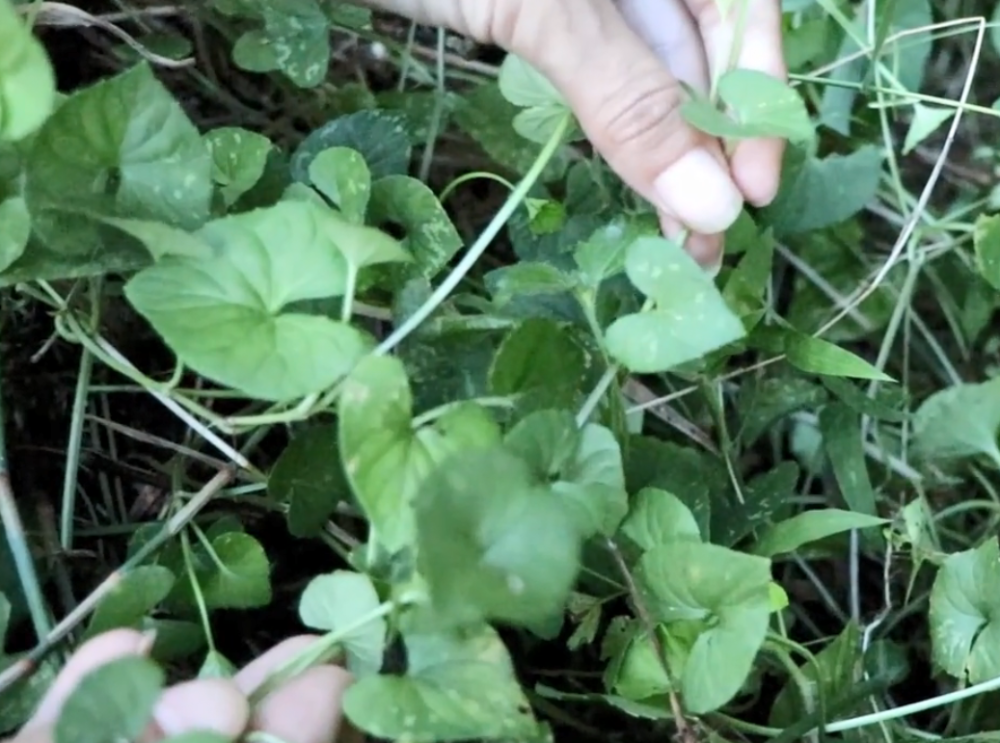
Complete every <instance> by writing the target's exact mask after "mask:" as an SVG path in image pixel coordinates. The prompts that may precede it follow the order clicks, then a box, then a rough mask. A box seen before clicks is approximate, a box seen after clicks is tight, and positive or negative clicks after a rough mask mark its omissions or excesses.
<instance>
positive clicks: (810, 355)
mask: <svg viewBox="0 0 1000 743" xmlns="http://www.w3.org/2000/svg"><path fill="white" fill-rule="evenodd" d="M782 335H783V336H784V349H785V355H786V356H787V357H788V363H790V364H791V365H792V366H794V367H795V368H797V369H799V370H800V371H804V372H810V373H812V374H825V375H828V376H832V377H851V378H854V379H876V380H879V381H881V382H894V381H895V380H894V379H893V378H892V377H890V376H889V375H887V374H885V373H884V372H881V371H879V370H878V369H876V368H875V367H874V366H872V365H871V364H869V363H868V362H867V361H865V360H864V359H862V358H861V357H859V356H857V355H855V354H853V353H851V352H850V351H848V350H846V349H843V348H840V347H839V346H837V345H835V344H833V343H830V342H829V341H825V340H823V339H822V338H817V337H815V336H812V335H807V334H805V333H799V332H797V331H794V330H791V329H786V330H784V331H782Z"/></svg>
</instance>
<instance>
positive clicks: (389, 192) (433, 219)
mask: <svg viewBox="0 0 1000 743" xmlns="http://www.w3.org/2000/svg"><path fill="white" fill-rule="evenodd" d="M369 220H370V222H371V223H372V224H377V225H378V224H385V223H391V224H396V225H399V226H401V227H402V228H403V230H404V231H405V232H406V237H405V238H404V240H403V246H404V247H405V248H406V250H407V251H408V252H409V254H410V255H412V256H413V265H412V266H410V267H409V268H408V270H407V278H413V277H415V276H422V277H424V278H427V279H430V278H433V277H434V276H436V275H437V274H438V273H439V272H440V271H441V269H443V268H444V267H445V266H447V265H448V262H449V261H450V260H451V259H452V258H454V257H455V255H456V254H457V253H458V251H459V250H461V249H462V245H463V242H462V237H461V236H460V235H459V234H458V230H456V229H455V225H453V224H452V222H451V217H449V216H448V213H447V212H446V211H445V210H444V207H443V206H442V205H441V202H440V201H439V200H438V197H437V196H436V195H435V194H434V192H433V191H432V190H431V189H430V188H428V187H427V186H426V185H424V184H423V183H421V182H420V181H418V180H417V179H416V178H410V177H409V176H404V175H391V176H386V177H385V178H382V179H380V180H378V181H376V182H375V184H374V185H373V186H372V194H371V206H370V214H369Z"/></svg>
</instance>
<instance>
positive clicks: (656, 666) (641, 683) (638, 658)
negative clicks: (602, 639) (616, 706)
mask: <svg viewBox="0 0 1000 743" xmlns="http://www.w3.org/2000/svg"><path fill="white" fill-rule="evenodd" d="M656 632H657V634H658V635H659V637H658V639H659V647H664V648H665V642H666V638H665V637H664V635H665V634H666V633H664V632H663V630H662V628H659V627H658V628H657V629H656ZM624 633H625V637H624V638H623V639H622V640H620V642H621V647H620V648H619V649H618V652H617V653H616V654H615V655H614V656H613V657H612V658H611V661H610V663H609V664H608V667H607V670H606V671H605V674H604V683H605V686H606V687H607V688H608V690H609V691H613V692H615V693H616V694H620V695H621V696H623V697H625V698H627V699H633V700H647V699H650V697H656V696H660V695H663V694H666V693H668V692H670V691H672V690H673V687H672V685H671V683H670V678H669V677H668V676H667V673H666V671H665V670H664V668H663V660H662V659H661V658H660V653H659V650H658V648H657V643H654V642H653V640H652V638H651V637H650V633H649V632H647V631H646V629H645V627H643V626H642V625H641V624H640V623H638V622H635V621H632V622H629V624H628V626H627V628H626V629H625V630H624ZM605 654H607V649H605Z"/></svg>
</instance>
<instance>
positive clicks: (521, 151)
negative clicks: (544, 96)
mask: <svg viewBox="0 0 1000 743" xmlns="http://www.w3.org/2000/svg"><path fill="white" fill-rule="evenodd" d="M517 114H518V108H517V106H515V105H513V104H512V103H510V102H509V101H508V100H507V99H506V98H504V97H503V94H502V93H501V92H500V88H499V86H498V85H497V84H496V83H495V82H489V83H483V84H481V85H478V86H476V87H475V88H474V89H473V90H472V91H471V92H470V93H468V94H466V95H465V96H464V97H463V98H462V99H461V100H460V101H459V102H458V104H457V106H456V108H455V123H457V124H458V125H459V126H460V127H461V128H462V131H463V132H465V134H466V135H468V136H469V137H470V138H471V139H472V140H473V141H474V142H476V143H477V144H478V145H479V146H480V147H481V148H482V149H483V150H484V151H485V153H486V154H487V155H488V156H489V157H490V159H491V160H492V161H493V162H495V163H502V164H503V165H504V167H505V168H506V169H509V170H511V171H512V172H514V173H516V174H519V175H523V174H524V173H527V172H528V170H530V169H531V166H532V165H533V164H534V162H535V159H536V158H537V157H538V154H539V152H540V150H541V145H540V144H538V143H536V142H529V141H528V140H526V139H524V138H523V137H521V136H520V135H519V134H518V133H517V132H516V131H515V130H514V126H513V123H512V122H513V121H514V118H515V117H516V116H517ZM567 163H568V155H567V153H566V152H559V153H556V155H555V156H553V158H552V160H550V161H549V163H548V165H547V166H546V168H545V171H544V172H543V173H542V178H541V180H542V181H543V182H546V183H547V182H550V181H554V180H557V179H559V178H562V176H563V175H564V174H565V172H566V166H567Z"/></svg>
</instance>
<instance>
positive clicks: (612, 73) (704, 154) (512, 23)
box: [491, 0, 743, 235]
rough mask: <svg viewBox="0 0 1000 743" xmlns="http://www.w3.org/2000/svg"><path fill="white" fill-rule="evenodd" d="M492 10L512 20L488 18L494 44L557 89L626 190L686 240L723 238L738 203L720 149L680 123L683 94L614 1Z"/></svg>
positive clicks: (519, 3) (522, 2)
mask: <svg viewBox="0 0 1000 743" xmlns="http://www.w3.org/2000/svg"><path fill="white" fill-rule="evenodd" d="M496 6H497V8H505V10H499V9H498V10H497V11H496V12H497V13H506V14H507V15H508V16H509V18H507V19H502V18H501V19H495V20H494V22H493V24H492V26H491V27H492V28H493V29H494V31H495V32H496V33H498V34H502V35H500V36H498V37H497V40H498V41H499V42H500V43H501V44H503V45H504V46H506V47H507V48H509V49H510V50H511V51H513V52H514V53H515V54H518V55H519V56H521V57H523V58H524V59H526V60H527V61H528V62H530V63H531V64H533V65H534V66H535V67H537V68H538V69H539V70H540V71H541V72H542V73H544V74H545V75H546V76H547V77H548V78H549V79H550V80H551V81H552V82H553V84H554V85H556V87H557V88H559V90H560V91H561V92H562V94H563V95H564V96H565V97H566V99H567V101H568V102H569V104H570V105H571V107H572V108H573V110H574V111H575V112H576V115H577V118H578V119H579V121H580V124H581V126H582V127H583V129H584V130H585V131H586V133H587V135H588V137H589V139H590V141H591V142H592V143H593V144H594V145H595V147H596V148H597V149H598V150H599V151H600V152H601V154H602V155H603V156H604V157H605V159H606V160H607V161H608V163H609V164H610V165H611V166H612V167H613V168H614V169H615V170H616V171H617V172H618V174H619V175H620V176H621V177H622V179H623V180H625V182H626V183H628V184H629V186H631V187H632V188H633V189H635V190H636V191H637V192H638V193H640V194H642V196H643V197H645V198H646V199H648V200H649V201H650V202H651V203H652V204H654V205H655V206H656V207H657V208H658V210H659V211H660V212H662V213H663V214H664V215H666V216H667V217H669V218H671V219H674V220H676V221H677V222H679V223H681V224H682V225H684V226H685V227H687V228H688V229H690V230H691V231H693V232H699V233H703V234H709V235H712V234H716V233H720V232H723V231H725V230H726V229H727V228H728V227H729V226H730V225H731V224H732V223H733V221H735V219H736V217H737V216H738V215H739V213H740V210H741V208H742V205H743V197H742V194H741V193H740V192H739V190H738V189H737V187H736V185H735V184H734V182H733V181H732V179H731V178H730V176H729V173H728V169H727V167H726V163H725V160H724V158H723V157H722V153H721V151H720V149H719V145H718V143H717V142H715V141H714V140H712V139H710V138H709V137H706V136H704V135H702V134H701V133H699V132H696V131H695V130H694V129H692V128H691V127H690V126H688V125H687V124H686V123H685V122H684V120H683V118H682V117H681V115H680V110H679V109H680V106H681V104H682V103H683V100H684V93H683V90H682V88H681V86H680V85H679V84H678V82H677V80H676V79H675V78H674V77H673V76H672V75H671V74H670V72H669V71H668V70H667V68H666V67H665V65H664V64H663V63H662V61H661V60H660V59H659V57H657V55H656V54H655V53H654V52H653V51H652V49H650V48H649V46H647V44H646V43H644V42H643V40H642V39H641V38H640V37H639V36H638V35H637V34H636V33H635V32H634V31H633V30H632V29H631V28H630V27H629V25H628V23H627V22H626V19H625V17H624V16H623V15H622V13H621V12H620V11H619V10H618V8H617V7H616V6H615V5H614V4H613V3H611V2H609V1H608V0H574V2H573V4H572V9H569V8H568V6H567V4H566V3H563V2H556V1H555V0H545V1H544V2H540V1H539V0H510V1H509V2H506V3H504V2H496ZM664 7H665V6H664Z"/></svg>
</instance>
